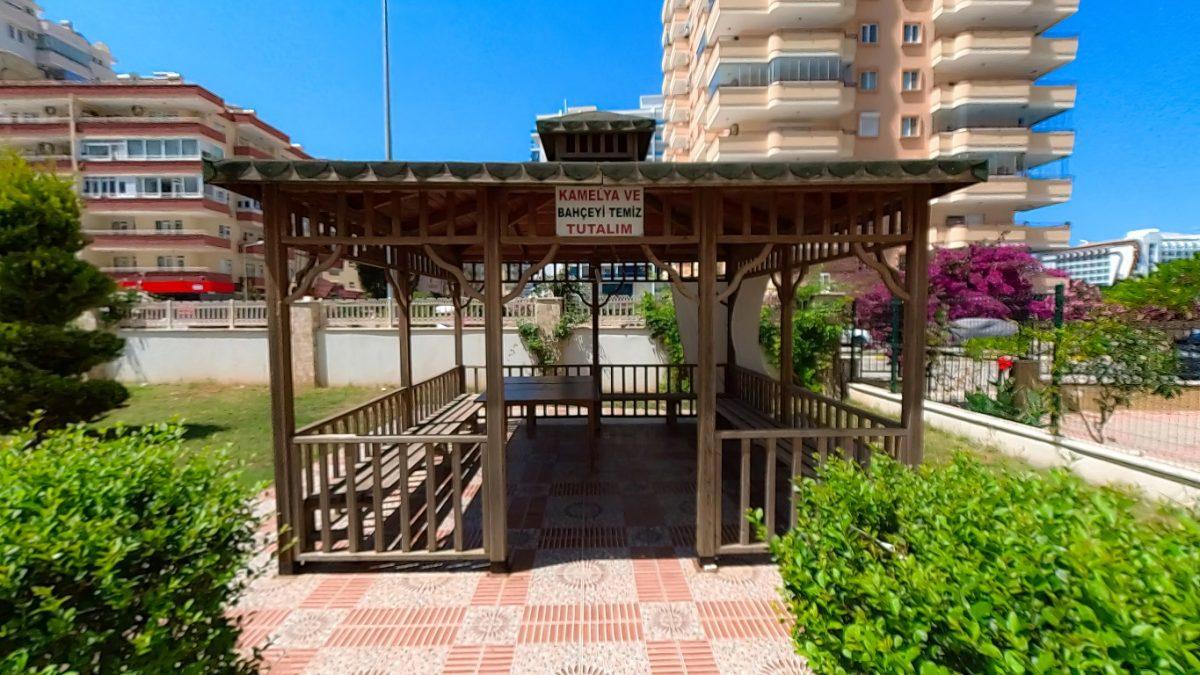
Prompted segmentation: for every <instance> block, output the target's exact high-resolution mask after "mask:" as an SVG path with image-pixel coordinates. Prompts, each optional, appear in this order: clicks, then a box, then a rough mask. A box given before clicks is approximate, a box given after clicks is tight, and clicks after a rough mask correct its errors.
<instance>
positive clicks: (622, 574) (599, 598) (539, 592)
mask: <svg viewBox="0 0 1200 675" xmlns="http://www.w3.org/2000/svg"><path fill="white" fill-rule="evenodd" d="M622 556H623V557H622ZM635 600H637V588H636V586H635V585H634V581H633V563H632V562H631V561H630V560H629V559H628V554H620V553H618V554H614V553H612V552H608V551H602V550H591V551H587V552H584V553H582V554H581V553H580V552H576V551H539V552H538V557H537V563H536V566H535V568H534V571H533V581H532V582H531V583H530V585H529V600H528V602H529V604H532V605H565V604H609V603H615V602H633V601H635Z"/></svg>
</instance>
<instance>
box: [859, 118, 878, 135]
mask: <svg viewBox="0 0 1200 675" xmlns="http://www.w3.org/2000/svg"><path fill="white" fill-rule="evenodd" d="M858 135H859V136H861V137H862V138H876V137H878V136H879V113H877V112H865V113H859V115H858Z"/></svg>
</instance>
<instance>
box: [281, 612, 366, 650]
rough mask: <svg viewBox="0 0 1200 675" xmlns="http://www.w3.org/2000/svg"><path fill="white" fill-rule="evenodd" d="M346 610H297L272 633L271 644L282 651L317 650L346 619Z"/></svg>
mask: <svg viewBox="0 0 1200 675" xmlns="http://www.w3.org/2000/svg"><path fill="white" fill-rule="evenodd" d="M347 611H348V610H345V609H328V610H323V609H296V610H292V612H291V613H289V614H288V616H287V618H286V619H284V621H283V622H282V623H280V624H279V625H278V626H277V627H276V628H275V630H273V631H271V634H270V638H269V640H270V644H271V646H273V647H279V648H281V649H317V648H319V647H321V646H323V645H324V644H325V641H326V640H328V639H329V636H330V635H332V634H333V631H334V630H335V629H336V628H337V627H338V624H340V623H341V622H342V620H343V619H345V618H346V612H347Z"/></svg>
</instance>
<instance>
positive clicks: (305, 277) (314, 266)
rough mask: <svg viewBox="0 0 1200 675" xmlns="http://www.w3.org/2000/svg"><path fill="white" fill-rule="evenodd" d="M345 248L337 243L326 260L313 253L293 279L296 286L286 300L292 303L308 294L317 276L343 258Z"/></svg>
mask: <svg viewBox="0 0 1200 675" xmlns="http://www.w3.org/2000/svg"><path fill="white" fill-rule="evenodd" d="M345 250H346V248H345V246H343V245H341V244H337V245H335V246H334V247H333V251H331V252H330V254H329V256H328V257H326V258H325V259H324V260H322V259H321V256H320V255H318V254H316V253H311V254H310V255H309V258H308V262H307V263H305V265H304V268H303V269H301V270H300V271H299V272H297V273H296V277H295V279H294V280H293V281H292V283H293V284H294V285H295V288H293V289H292V292H291V293H289V294H288V296H287V297H286V298H284V301H285V302H288V303H292V302H295V301H297V300H299V299H300V298H303V297H304V296H305V295H306V294H308V292H309V291H310V290H312V286H313V284H314V283H316V281H317V277H319V276H321V273H322V272H324V271H326V270H328V269H329V268H330V267H333V266H334V265H336V264H337V263H338V261H339V260H341V259H342V254H343V253H345Z"/></svg>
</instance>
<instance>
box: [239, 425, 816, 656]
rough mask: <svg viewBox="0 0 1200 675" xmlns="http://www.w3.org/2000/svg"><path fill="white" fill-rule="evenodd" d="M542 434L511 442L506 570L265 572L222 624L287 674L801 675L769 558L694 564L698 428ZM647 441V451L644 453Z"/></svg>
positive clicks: (550, 428)
mask: <svg viewBox="0 0 1200 675" xmlns="http://www.w3.org/2000/svg"><path fill="white" fill-rule="evenodd" d="M582 433H583V427H582V426H581V425H579V424H576V423H553V422H546V423H542V424H540V425H539V427H538V436H537V438H536V439H532V440H531V439H526V438H525V436H524V433H523V432H521V433H519V434H518V436H517V437H516V438H515V439H514V442H513V443H512V444H511V445H510V448H509V467H510V468H509V483H510V485H511V489H510V505H509V514H508V515H509V527H510V532H509V539H510V546H511V549H512V562H513V568H514V569H513V572H512V573H511V574H509V575H492V574H489V573H487V572H486V571H484V570H481V569H478V568H474V567H472V566H466V565H464V566H461V567H459V568H455V569H446V568H416V567H412V568H408V569H402V568H399V567H396V566H391V567H389V568H387V569H381V570H380V571H377V572H373V573H354V574H303V575H299V576H294V577H277V576H265V577H263V578H261V579H259V580H258V581H256V582H255V583H254V585H253V586H252V588H251V590H250V592H249V593H248V594H247V595H246V597H245V598H244V600H243V601H242V602H241V603H240V604H239V606H238V608H237V609H236V610H235V613H236V614H237V615H239V616H241V617H242V618H243V620H244V625H245V627H246V630H245V636H244V643H245V645H246V646H251V645H259V646H265V658H264V665H265V669H266V670H267V671H268V672H270V673H272V674H284V673H338V674H339V675H348V674H351V673H355V674H356V673H404V674H417V673H477V672H479V673H484V672H486V673H509V672H512V673H547V674H579V675H603V674H612V675H616V674H618V673H763V674H768V673H781V674H782V673H798V672H805V670H804V667H803V662H802V661H801V660H800V659H799V657H797V656H795V655H794V654H793V652H792V649H791V643H790V640H789V635H788V632H789V629H788V626H787V624H786V623H785V620H784V618H783V616H784V613H783V611H782V605H781V603H780V600H779V591H778V588H779V585H780V580H779V576H778V574H777V573H776V572H775V570H774V569H773V567H771V566H770V565H767V564H761V563H760V564H741V565H725V566H722V567H721V568H720V569H719V570H718V571H717V572H704V571H701V570H700V569H699V568H698V567H697V565H696V563H695V562H694V557H693V556H694V549H693V546H692V544H693V541H692V536H693V533H692V528H693V527H694V522H695V521H694V513H695V498H696V497H695V486H694V473H693V470H692V466H693V465H694V454H695V449H694V441H693V439H694V438H695V430H694V427H690V426H687V425H680V427H679V428H678V429H677V430H676V431H674V432H671V431H669V430H667V429H666V427H665V426H664V425H663V424H662V422H661V421H654V422H644V423H622V424H619V425H607V426H606V427H605V436H604V443H603V444H602V458H601V462H600V465H599V467H598V469H597V471H596V473H594V474H590V475H589V474H588V472H587V470H586V460H585V455H584V444H583V443H581V442H580V441H581V436H580V434H582ZM647 448H653V450H647Z"/></svg>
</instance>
